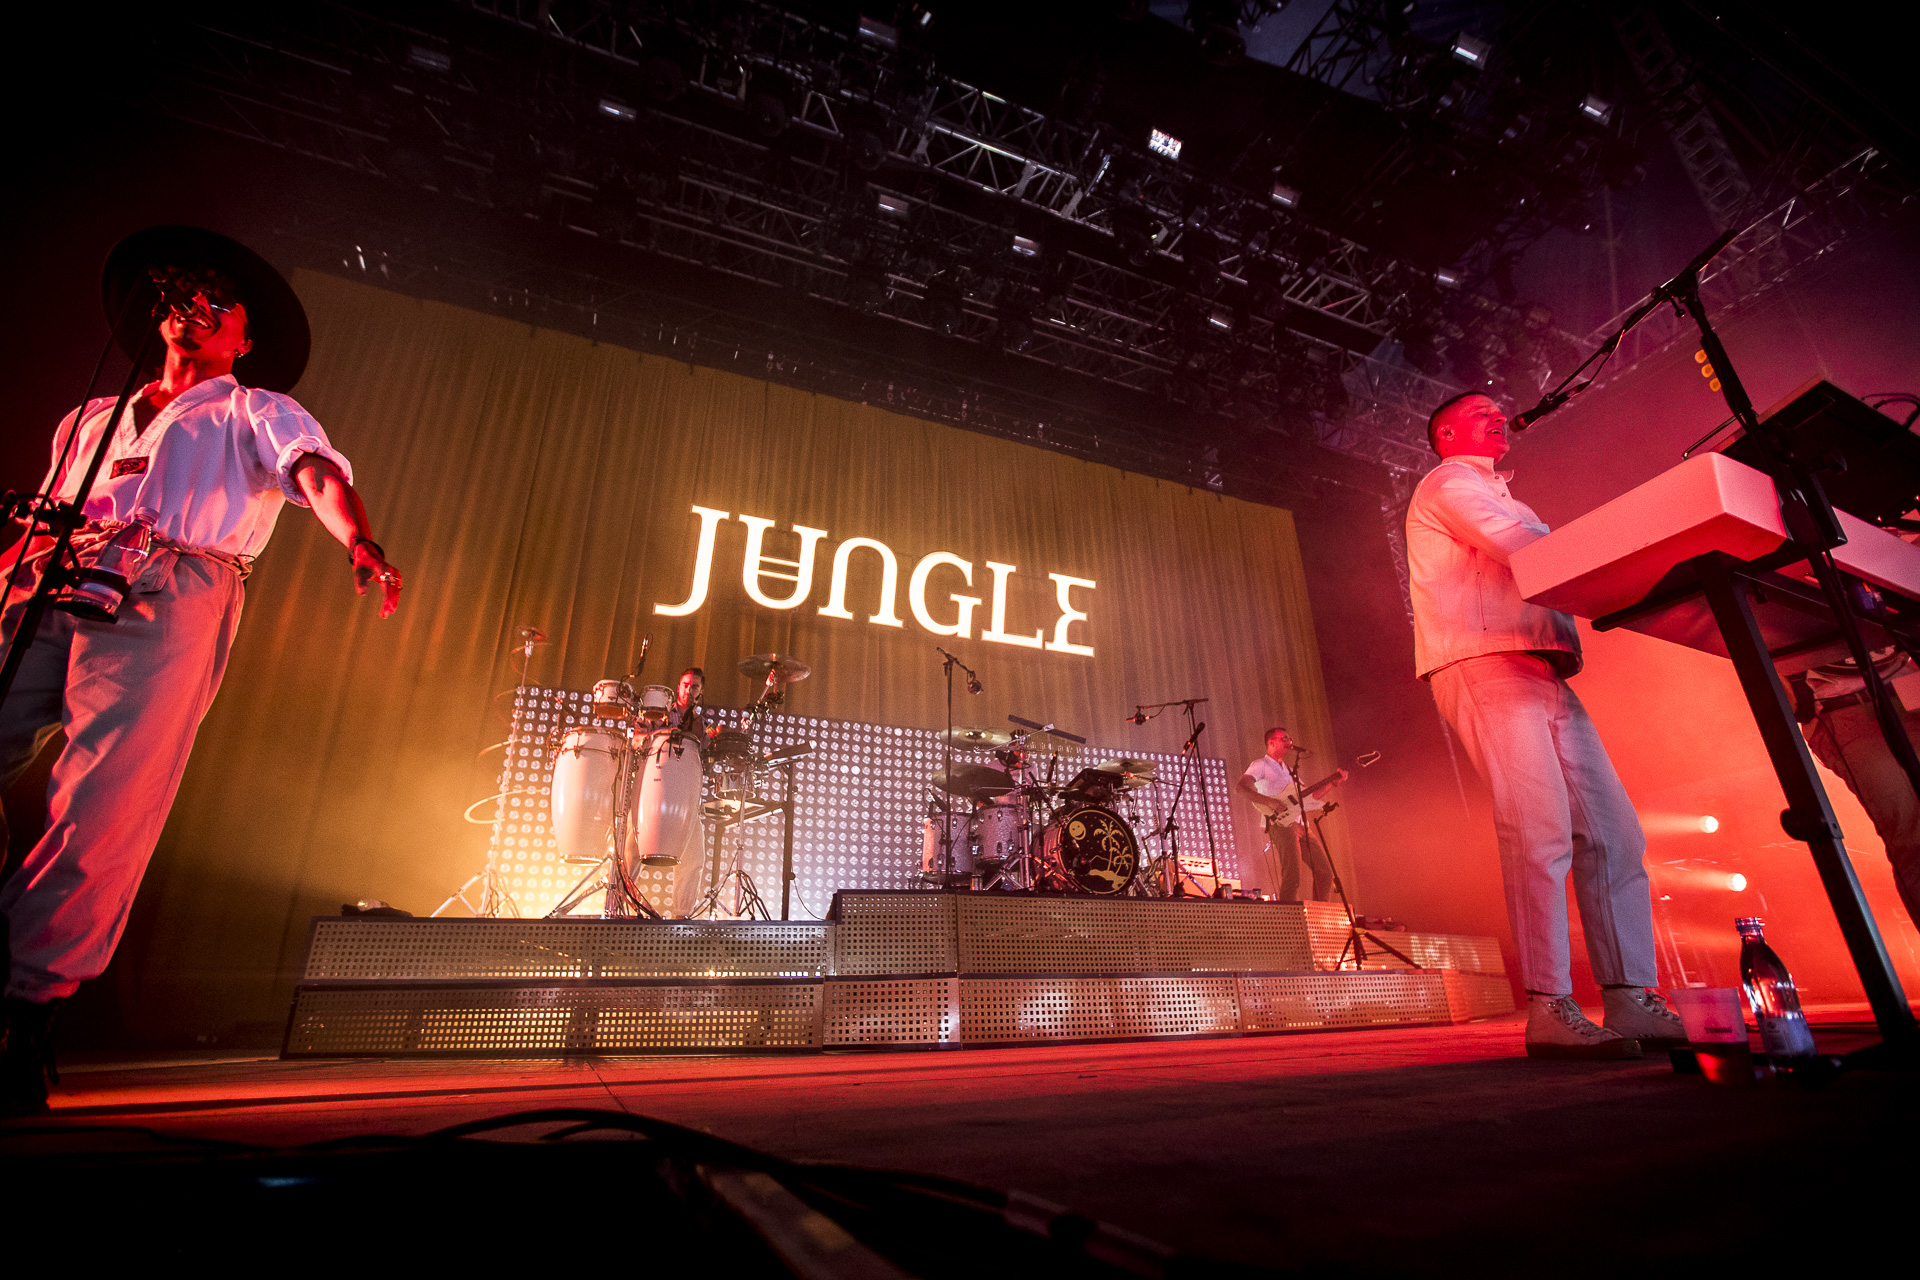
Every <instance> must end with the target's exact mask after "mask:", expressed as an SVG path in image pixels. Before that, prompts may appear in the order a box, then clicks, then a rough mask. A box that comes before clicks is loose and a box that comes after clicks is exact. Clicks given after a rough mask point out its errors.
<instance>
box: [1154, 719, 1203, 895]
mask: <svg viewBox="0 0 1920 1280" xmlns="http://www.w3.org/2000/svg"><path fill="white" fill-rule="evenodd" d="M1205 701H1206V699H1205V698H1187V699H1185V700H1183V701H1180V702H1162V703H1160V704H1158V706H1156V707H1153V708H1141V709H1140V710H1143V711H1144V710H1149V709H1151V710H1156V711H1157V710H1159V709H1161V708H1164V707H1179V708H1181V709H1182V710H1183V711H1185V712H1186V713H1187V726H1188V728H1189V729H1191V730H1192V732H1190V733H1188V734H1187V740H1186V743H1185V744H1184V745H1183V746H1181V748H1180V779H1179V781H1178V782H1176V783H1175V784H1174V787H1173V800H1172V802H1171V803H1169V804H1168V805H1167V824H1166V825H1165V826H1164V827H1161V828H1160V830H1158V831H1156V832H1154V835H1155V836H1156V837H1157V838H1158V839H1159V840H1160V842H1161V846H1160V847H1161V849H1162V850H1163V852H1162V854H1161V858H1160V882H1161V896H1162V897H1166V898H1184V897H1186V896H1187V892H1186V890H1187V885H1186V882H1187V881H1188V880H1190V879H1193V878H1192V877H1191V876H1189V875H1188V874H1187V869H1186V868H1185V867H1184V866H1182V865H1181V863H1180V797H1181V796H1182V795H1183V794H1185V792H1186V789H1187V777H1188V775H1189V774H1190V773H1191V772H1192V770H1193V762H1194V760H1195V759H1197V758H1198V757H1199V754H1200V735H1201V734H1202V733H1203V732H1205V731H1206V727H1207V725H1206V721H1204V720H1201V721H1198V722H1196V719H1195V713H1194V708H1195V707H1196V706H1198V705H1200V704H1201V703H1203V702H1205ZM1200 814H1201V821H1202V822H1204V823H1205V824H1206V828H1207V861H1208V865H1209V866H1210V867H1211V868H1212V871H1213V883H1214V885H1215V887H1216V888H1217V887H1218V886H1219V884H1220V862H1219V859H1218V858H1217V857H1216V856H1215V854H1214V851H1213V814H1212V812H1211V810H1209V809H1208V808H1207V781H1206V779H1205V778H1204V777H1203V778H1201V780H1200ZM1193 887H1194V888H1196V889H1198V888H1199V887H1200V882H1199V881H1198V880H1195V881H1194V885H1193Z"/></svg>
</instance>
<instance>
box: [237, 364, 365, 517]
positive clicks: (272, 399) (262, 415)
mask: <svg viewBox="0 0 1920 1280" xmlns="http://www.w3.org/2000/svg"><path fill="white" fill-rule="evenodd" d="M247 417H248V422H249V425H250V426H251V427H252V429H253V441H254V448H255V450H256V452H257V453H258V455H259V458H260V465H261V466H262V467H265V468H266V469H267V470H269V471H271V472H273V474H274V477H275V478H276V479H277V480H278V481H279V482H280V492H281V493H283V494H285V495H286V498H287V501H289V502H293V503H297V504H298V505H300V506H303V507H304V506H307V505H308V503H307V496H306V495H305V494H304V493H302V492H300V485H299V483H298V482H297V481H295V480H294V478H293V468H294V465H295V464H296V463H298V462H299V461H300V459H302V458H304V457H305V456H306V455H308V454H310V453H311V454H314V455H316V456H318V457H321V458H325V459H326V460H327V461H328V462H331V463H332V464H333V465H334V466H336V467H338V468H340V474H341V475H343V476H345V477H346V480H347V483H348V484H352V483H353V464H352V463H351V462H349V461H347V458H346V455H345V454H342V453H341V452H340V451H339V450H338V449H335V448H334V447H333V443H332V442H331V441H329V440H328V439H327V433H326V431H325V429H324V428H322V427H321V425H320V424H319V422H317V421H315V419H314V417H313V415H312V414H310V413H308V412H307V411H306V410H305V409H302V408H301V407H300V405H299V403H298V402H297V401H295V400H294V399H293V398H292V397H290V396H283V395H278V394H276V393H274V392H271V391H254V392H252V393H251V394H250V395H249V397H248V405H247Z"/></svg>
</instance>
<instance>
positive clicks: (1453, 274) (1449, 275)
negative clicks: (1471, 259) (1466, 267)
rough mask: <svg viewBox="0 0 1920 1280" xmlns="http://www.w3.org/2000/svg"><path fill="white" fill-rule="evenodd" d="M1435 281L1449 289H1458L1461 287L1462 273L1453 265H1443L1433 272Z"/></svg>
mask: <svg viewBox="0 0 1920 1280" xmlns="http://www.w3.org/2000/svg"><path fill="white" fill-rule="evenodd" d="M1433 282H1434V283H1435V284H1438V285H1444V286H1445V287H1447V288H1449V289H1458V288H1459V287H1460V273H1459V272H1458V271H1456V270H1454V269H1453V268H1452V267H1441V268H1440V269H1439V270H1437V271H1435V272H1434V273H1433Z"/></svg>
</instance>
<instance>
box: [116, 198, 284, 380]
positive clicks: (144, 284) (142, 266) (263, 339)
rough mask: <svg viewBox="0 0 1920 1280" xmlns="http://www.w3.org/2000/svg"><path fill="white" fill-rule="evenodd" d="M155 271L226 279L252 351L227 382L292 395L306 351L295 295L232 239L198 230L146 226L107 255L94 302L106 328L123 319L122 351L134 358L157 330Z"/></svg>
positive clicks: (264, 263) (266, 265)
mask: <svg viewBox="0 0 1920 1280" xmlns="http://www.w3.org/2000/svg"><path fill="white" fill-rule="evenodd" d="M155 267H204V268H210V269H212V270H214V271H218V272H219V273H220V274H221V275H224V276H227V277H229V278H230V279H232V280H233V282H234V284H235V285H237V286H238V288H239V293H240V302H241V303H242V305H244V306H245V307H246V309H247V337H248V339H249V340H251V342H252V343H253V348H252V350H250V351H248V352H247V354H245V355H243V356H241V357H240V358H239V359H238V360H236V361H234V362H233V376H234V377H235V378H237V379H238V380H239V381H240V382H241V383H243V384H245V385H246V386H249V387H260V388H263V389H265V390H267V391H291V390H293V388H294V384H295V383H297V382H299V381H300V375H301V374H303V373H305V372H306V369H307V355H308V353H309V352H310V351H311V350H312V348H313V332H312V330H311V329H309V328H308V327H307V310H306V308H305V307H303V306H301V305H300V295H298V294H296V293H295V292H294V291H293V286H292V285H290V284H288V283H287V281H286V278H285V277H284V276H282V275H281V274H280V273H279V272H278V271H276V270H274V269H273V266H272V264H271V263H269V262H268V261H267V260H266V259H265V258H263V257H261V256H260V255H259V254H257V253H255V252H254V251H253V250H251V249H249V248H247V246H245V245H243V244H241V243H240V242H239V241H238V240H234V239H231V238H229V237H227V236H223V235H221V234H220V233H219V232H217V231H208V230H206V229H205V228H202V227H148V228H147V229H146V230H145V231H136V232H134V233H133V234H132V235H130V236H128V237H127V238H126V239H124V240H122V241H121V242H120V243H119V244H117V245H115V246H113V252H111V253H109V254H108V255H107V262H106V265H105V266H104V267H102V268H101V269H100V301H101V303H102V304H103V305H104V306H105V307H106V309H107V323H108V324H114V323H116V322H118V321H119V320H120V318H121V316H122V315H123V314H124V315H125V317H126V323H124V324H122V325H121V326H120V329H119V332H118V334H117V337H118V340H119V343H120V349H121V350H123V351H125V352H126V353H127V355H128V356H133V355H135V354H136V352H137V349H138V347H139V345H140V340H141V338H142V337H143V336H144V335H145V334H146V333H147V332H148V331H149V328H150V327H151V326H152V325H153V324H154V323H157V322H155V321H153V320H152V319H151V316H152V312H153V305H154V303H156V302H158V301H159V298H160V294H159V291H158V290H157V289H155V288H154V287H153V281H152V280H151V279H149V278H148V276H147V272H149V271H150V270H152V269H153V268H155ZM136 294H137V295H138V296H133V295H136ZM130 297H131V302H132V305H131V307H129V306H128V302H129V299H130Z"/></svg>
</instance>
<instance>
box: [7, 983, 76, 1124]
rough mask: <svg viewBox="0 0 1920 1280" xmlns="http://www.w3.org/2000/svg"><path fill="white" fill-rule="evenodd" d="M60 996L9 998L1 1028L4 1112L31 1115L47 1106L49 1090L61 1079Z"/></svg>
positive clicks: (15, 1114)
mask: <svg viewBox="0 0 1920 1280" xmlns="http://www.w3.org/2000/svg"><path fill="white" fill-rule="evenodd" d="M60 1003H61V1002H60V1001H58V1000H44V1001H38V1000H16V999H13V998H11V997H9V998H8V1000H7V1002H6V1024H5V1026H4V1027H3V1028H0V1036H3V1037H4V1039H0V1115H6V1116H31V1115H38V1114H39V1113H40V1112H42V1111H45V1110H46V1109H47V1090H48V1089H49V1088H50V1087H51V1086H53V1085H56V1084H59V1083H60V1072H59V1070H58V1069H57V1068H56V1067H55V1066H54V1065H53V1018H54V1015H55V1014H56V1013H58V1012H59V1011H60Z"/></svg>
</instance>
